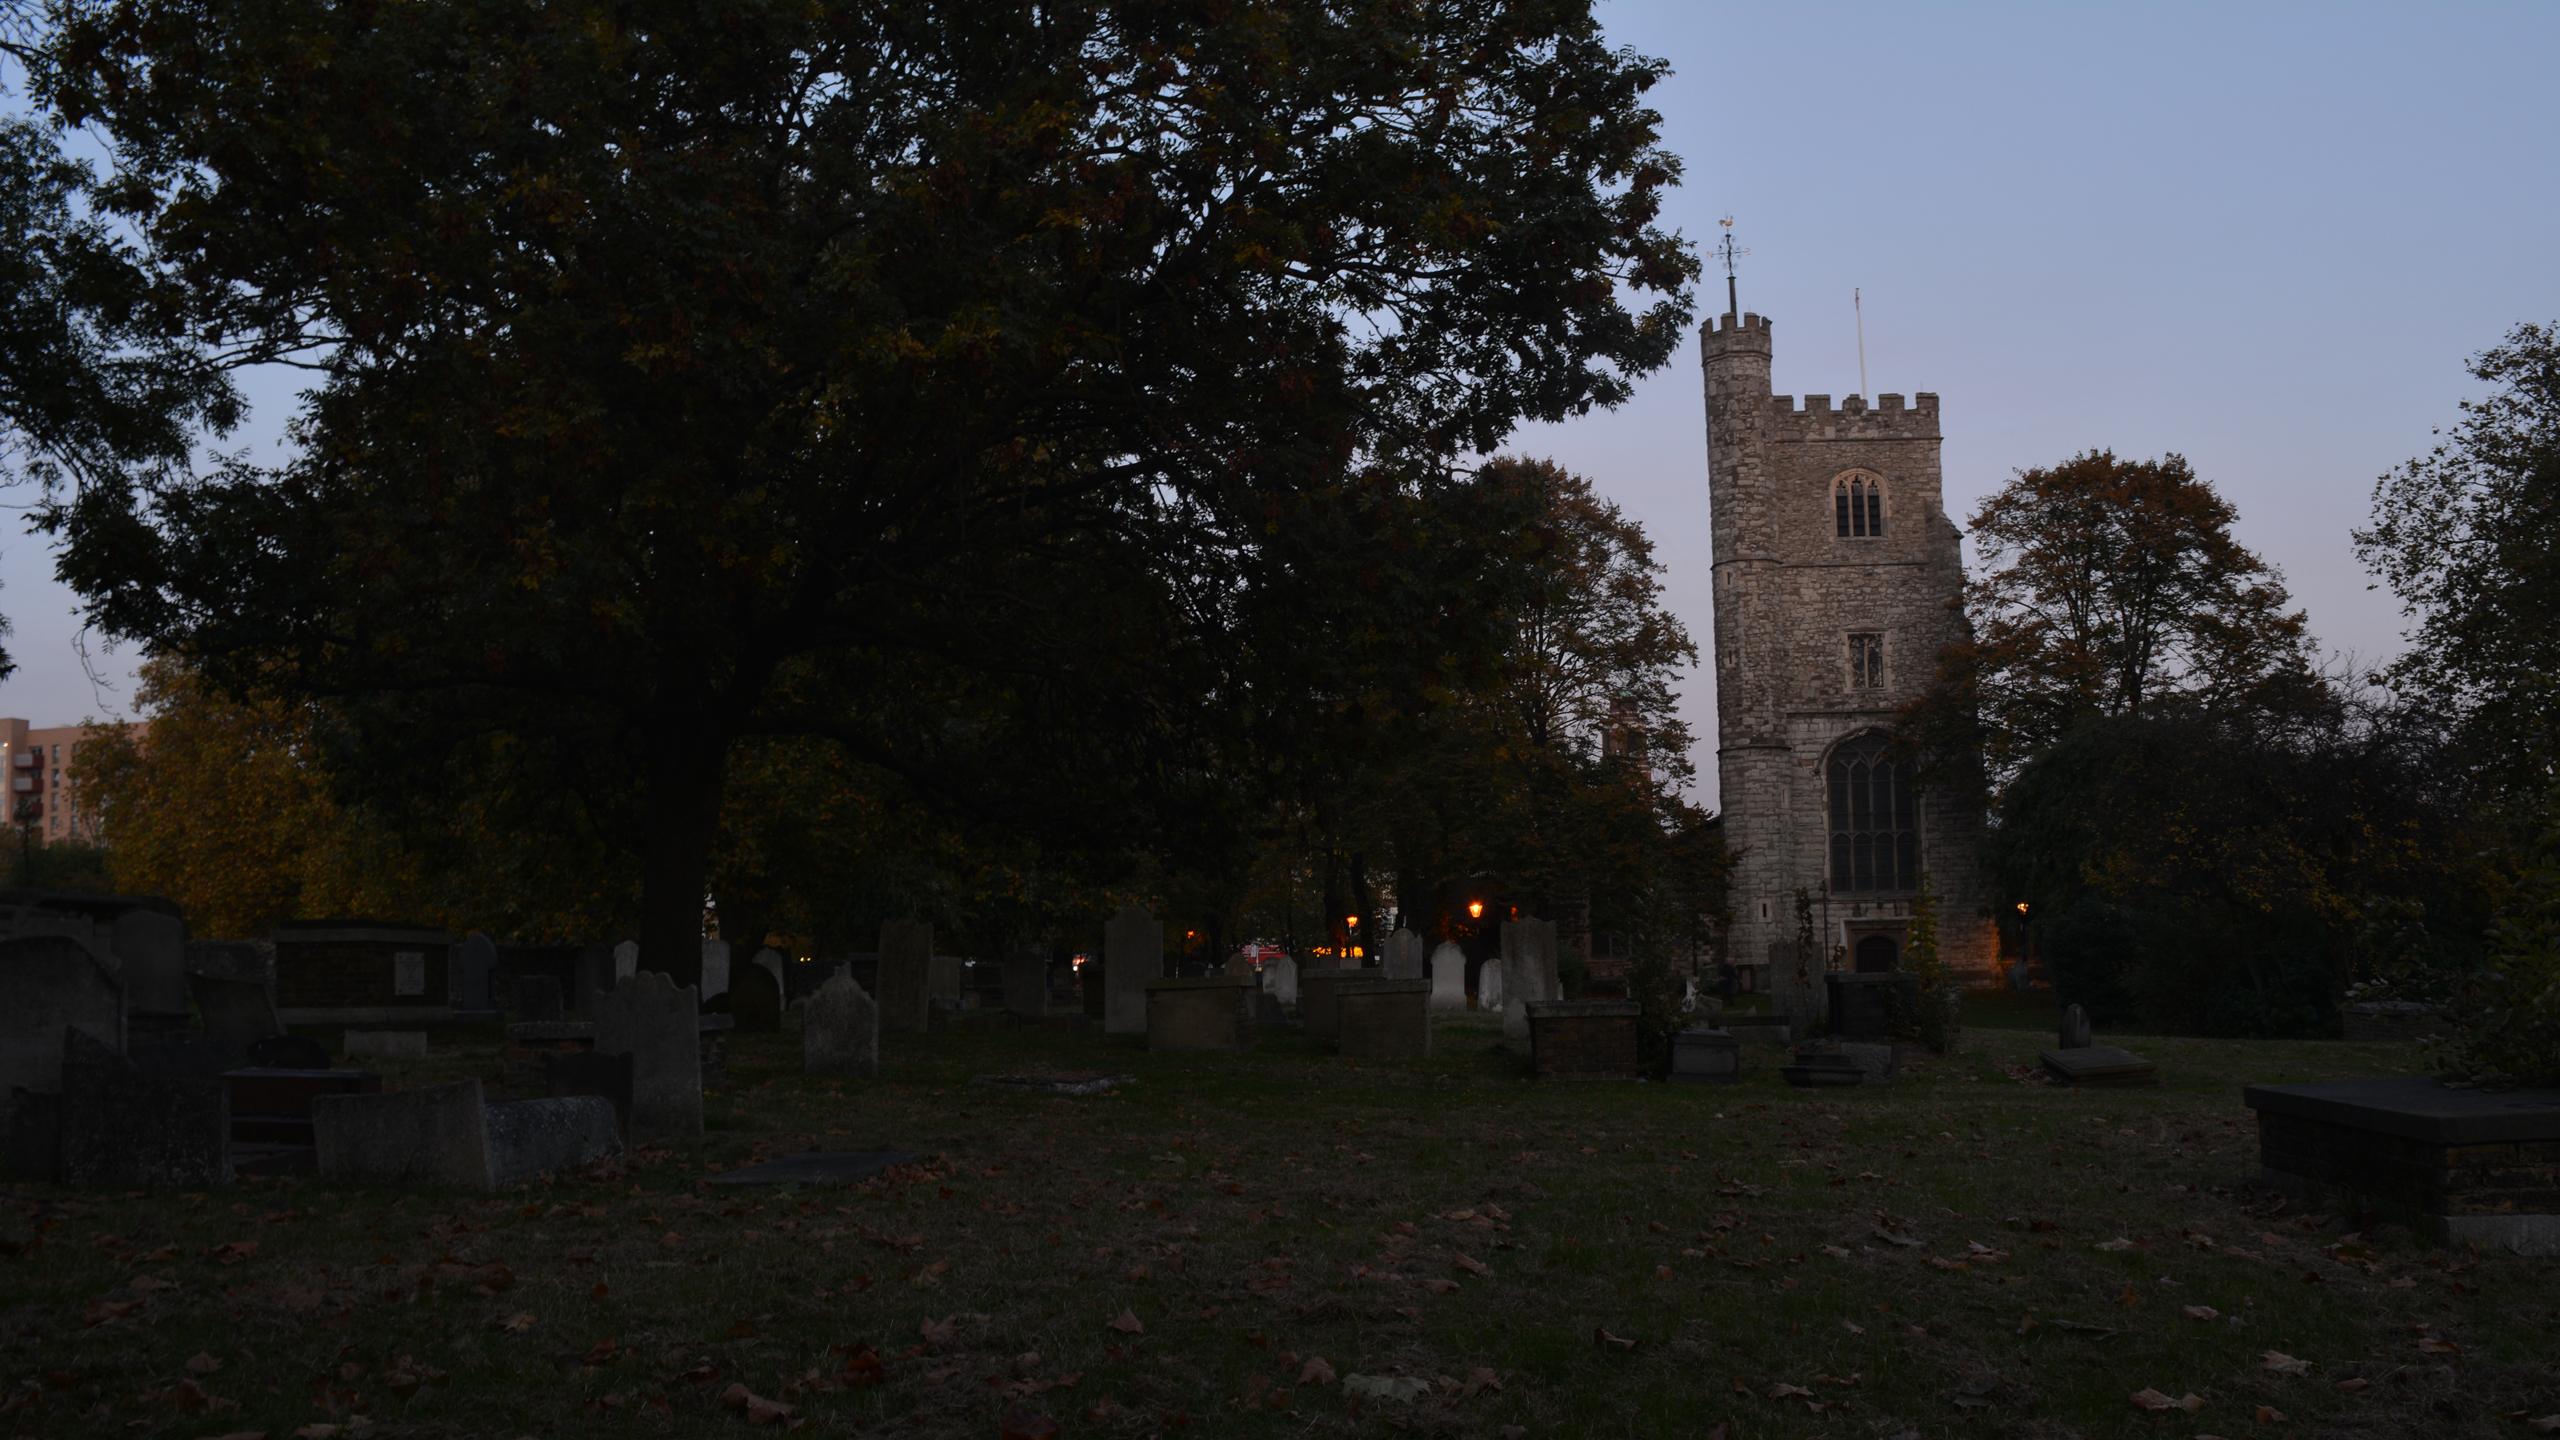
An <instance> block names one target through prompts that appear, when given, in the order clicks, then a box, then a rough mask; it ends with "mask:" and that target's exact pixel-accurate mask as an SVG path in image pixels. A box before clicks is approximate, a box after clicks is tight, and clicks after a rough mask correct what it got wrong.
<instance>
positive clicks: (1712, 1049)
mask: <svg viewBox="0 0 2560 1440" xmlns="http://www.w3.org/2000/svg"><path fill="white" fill-rule="evenodd" d="M1670 1078H1671V1079H1672V1081H1673V1082H1674V1083H1679V1084H1691V1085H1730V1084H1733V1083H1734V1082H1735V1081H1738V1080H1740V1079H1741V1078H1742V1042H1741V1041H1740V1040H1738V1039H1736V1038H1735V1037H1734V1036H1733V1034H1732V1033H1731V1032H1730V1031H1725V1030H1715V1029H1709V1028H1707V1027H1706V1026H1702V1025H1699V1026H1691V1027H1690V1028H1688V1029H1686V1030H1683V1031H1681V1032H1680V1033H1678V1034H1676V1035H1674V1036H1672V1037H1671V1075H1670Z"/></svg>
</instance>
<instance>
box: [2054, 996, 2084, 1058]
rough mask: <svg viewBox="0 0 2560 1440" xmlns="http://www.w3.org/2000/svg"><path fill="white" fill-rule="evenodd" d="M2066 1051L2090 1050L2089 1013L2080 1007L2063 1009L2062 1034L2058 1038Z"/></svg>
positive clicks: (2064, 1007) (2066, 1006)
mask: <svg viewBox="0 0 2560 1440" xmlns="http://www.w3.org/2000/svg"><path fill="white" fill-rule="evenodd" d="M2058 1038H2059V1039H2060V1040H2061V1042H2062V1044H2061V1047H2060V1048H2062V1049H2065V1050H2086V1049H2088V1048H2089V1012H2088V1011H2086V1010H2083V1009H2081V1008H2080V1007H2079V1006H2078V1005H2076V1004H2074V1005H2065V1006H2063V1007H2062V1034H2061V1035H2060V1036H2059V1037H2058Z"/></svg>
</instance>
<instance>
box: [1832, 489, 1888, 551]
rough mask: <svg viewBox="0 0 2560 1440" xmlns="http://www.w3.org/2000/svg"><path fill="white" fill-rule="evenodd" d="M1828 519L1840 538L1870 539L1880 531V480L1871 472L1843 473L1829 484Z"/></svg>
mask: <svg viewBox="0 0 2560 1440" xmlns="http://www.w3.org/2000/svg"><path fill="white" fill-rule="evenodd" d="M1831 514H1832V519H1833V522H1834V523H1835V525H1836V526H1837V528H1838V529H1839V532H1840V538H1841V539H1843V540H1847V539H1851V538H1855V539H1860V540H1871V539H1874V538H1875V537H1876V536H1879V535H1882V534H1883V533H1884V482H1883V481H1882V480H1879V479H1877V478H1876V477H1875V476H1873V475H1843V476H1841V477H1840V479H1839V480H1838V481H1836V482H1835V483H1834V484H1833V485H1832V487H1831Z"/></svg>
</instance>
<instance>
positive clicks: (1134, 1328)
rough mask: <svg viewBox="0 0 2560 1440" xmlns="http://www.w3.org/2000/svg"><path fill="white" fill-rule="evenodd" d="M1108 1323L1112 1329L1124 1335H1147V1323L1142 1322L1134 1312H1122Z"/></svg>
mask: <svg viewBox="0 0 2560 1440" xmlns="http://www.w3.org/2000/svg"><path fill="white" fill-rule="evenodd" d="M1108 1323H1109V1325H1110V1328H1112V1329H1114V1330H1117V1331H1119V1332H1120V1333H1121V1334H1123V1335H1144V1334H1146V1333H1147V1326H1146V1322H1145V1321H1143V1320H1140V1319H1139V1318H1138V1316H1137V1313H1136V1312H1135V1311H1132V1310H1122V1311H1121V1312H1120V1313H1119V1314H1117V1315H1115V1316H1113V1317H1111V1319H1110V1321H1109V1322H1108Z"/></svg>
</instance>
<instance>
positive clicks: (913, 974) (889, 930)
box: [878, 920, 933, 1034]
mask: <svg viewBox="0 0 2560 1440" xmlns="http://www.w3.org/2000/svg"><path fill="white" fill-rule="evenodd" d="M878 1003H879V1007H880V1028H881V1029H883V1030H901V1031H906V1032H909V1033H913V1034H921V1033H923V1031H924V1029H925V1027H926V1025H927V1023H928V1022H929V1021H930V1019H931V1017H932V1015H933V927H932V926H931V925H928V924H926V923H925V922H923V921H921V920H884V921H882V922H880V996H879V1002H878Z"/></svg>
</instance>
